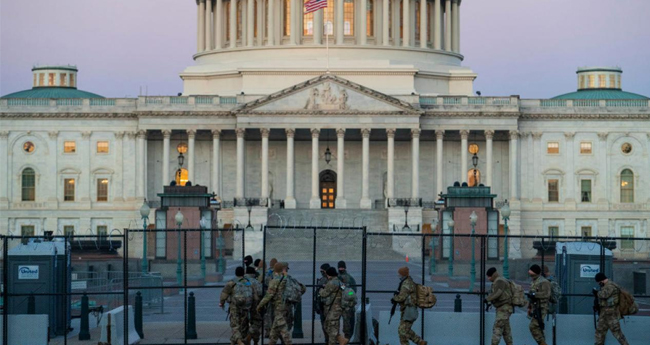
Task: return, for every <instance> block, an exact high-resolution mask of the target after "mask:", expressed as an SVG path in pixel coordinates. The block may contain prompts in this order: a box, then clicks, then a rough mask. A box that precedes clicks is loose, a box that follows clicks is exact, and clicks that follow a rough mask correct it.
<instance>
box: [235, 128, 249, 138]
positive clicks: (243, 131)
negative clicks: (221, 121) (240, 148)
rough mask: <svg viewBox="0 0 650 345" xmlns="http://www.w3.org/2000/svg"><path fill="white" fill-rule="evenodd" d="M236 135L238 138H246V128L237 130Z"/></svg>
mask: <svg viewBox="0 0 650 345" xmlns="http://www.w3.org/2000/svg"><path fill="white" fill-rule="evenodd" d="M235 135H237V138H245V137H246V128H241V127H240V128H235Z"/></svg>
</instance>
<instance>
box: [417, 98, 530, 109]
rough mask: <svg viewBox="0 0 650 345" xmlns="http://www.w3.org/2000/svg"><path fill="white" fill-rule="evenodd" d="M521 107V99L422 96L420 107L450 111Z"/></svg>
mask: <svg viewBox="0 0 650 345" xmlns="http://www.w3.org/2000/svg"><path fill="white" fill-rule="evenodd" d="M518 105H519V97H517V96H510V97H466V96H420V106H421V107H422V108H425V109H450V108H454V107H459V108H464V109H474V108H482V107H501V108H506V107H511V108H516V107H517V106H518Z"/></svg>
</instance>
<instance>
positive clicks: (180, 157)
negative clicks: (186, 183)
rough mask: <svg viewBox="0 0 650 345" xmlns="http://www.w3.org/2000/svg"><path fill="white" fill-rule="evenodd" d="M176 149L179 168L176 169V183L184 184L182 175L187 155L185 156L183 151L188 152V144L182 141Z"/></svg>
mask: <svg viewBox="0 0 650 345" xmlns="http://www.w3.org/2000/svg"><path fill="white" fill-rule="evenodd" d="M176 151H177V152H178V170H176V180H177V181H176V183H178V184H179V185H182V184H183V181H182V177H183V163H184V162H185V156H183V153H186V152H187V144H186V143H180V144H178V146H176Z"/></svg>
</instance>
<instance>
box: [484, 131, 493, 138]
mask: <svg viewBox="0 0 650 345" xmlns="http://www.w3.org/2000/svg"><path fill="white" fill-rule="evenodd" d="M484 133H485V139H487V140H492V139H494V130H491V129H488V130H485V131H484Z"/></svg>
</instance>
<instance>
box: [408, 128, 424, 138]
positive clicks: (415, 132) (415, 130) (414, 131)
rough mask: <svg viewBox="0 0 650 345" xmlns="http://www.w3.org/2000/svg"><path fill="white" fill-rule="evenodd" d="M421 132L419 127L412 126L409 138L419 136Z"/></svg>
mask: <svg viewBox="0 0 650 345" xmlns="http://www.w3.org/2000/svg"><path fill="white" fill-rule="evenodd" d="M421 133H422V130H421V129H419V128H413V129H411V138H420V134H421Z"/></svg>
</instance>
